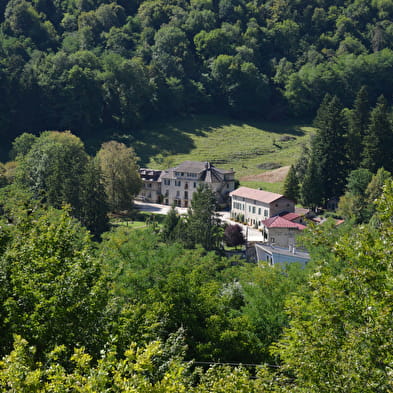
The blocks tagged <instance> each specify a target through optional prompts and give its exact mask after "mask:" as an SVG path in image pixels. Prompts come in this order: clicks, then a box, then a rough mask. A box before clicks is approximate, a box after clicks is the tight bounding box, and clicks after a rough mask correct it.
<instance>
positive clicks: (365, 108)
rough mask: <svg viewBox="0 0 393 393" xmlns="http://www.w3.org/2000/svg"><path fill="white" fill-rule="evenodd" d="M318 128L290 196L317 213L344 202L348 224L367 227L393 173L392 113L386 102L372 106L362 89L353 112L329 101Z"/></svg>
mask: <svg viewBox="0 0 393 393" xmlns="http://www.w3.org/2000/svg"><path fill="white" fill-rule="evenodd" d="M314 125H315V127H316V129H317V130H316V132H315V135H313V136H312V138H311V141H310V144H309V146H305V147H304V149H303V153H302V155H301V157H300V158H299V160H298V162H297V163H296V164H294V165H293V166H292V167H291V168H290V171H289V173H288V176H287V179H286V182H285V187H284V188H285V193H286V195H288V196H290V197H292V198H294V199H295V200H299V201H301V202H302V203H303V204H304V205H306V206H309V207H313V208H315V207H317V206H326V204H327V202H328V201H329V200H330V199H332V198H336V199H337V200H338V198H340V197H341V199H340V203H339V211H340V212H341V213H342V215H343V216H344V217H345V218H355V219H356V220H357V221H358V222H361V221H368V220H369V219H370V218H371V216H372V215H373V211H374V210H375V209H374V208H373V201H374V200H375V199H376V198H377V197H378V196H379V195H380V194H381V192H382V185H383V184H384V182H385V181H386V180H387V179H388V178H390V173H392V171H393V159H392V156H391V152H390V148H391V146H392V142H393V128H392V110H391V107H390V106H389V105H388V103H387V101H386V99H385V97H384V96H380V97H379V98H378V99H377V101H376V103H375V105H372V103H371V102H370V100H369V96H368V94H367V88H366V87H365V86H363V87H362V88H361V89H360V90H359V92H358V94H357V96H356V98H355V101H354V103H353V105H352V107H350V108H344V107H343V105H342V103H341V102H340V100H339V99H338V97H337V96H333V97H332V96H330V95H326V96H325V98H324V100H323V101H322V103H321V106H320V107H319V109H318V112H317V116H316V118H315V120H314ZM366 200H367V202H366Z"/></svg>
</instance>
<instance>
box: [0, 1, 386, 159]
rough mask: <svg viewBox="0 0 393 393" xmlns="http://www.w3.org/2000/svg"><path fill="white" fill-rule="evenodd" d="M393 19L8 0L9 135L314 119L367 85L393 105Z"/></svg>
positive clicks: (257, 6)
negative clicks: (219, 118) (174, 120)
mask: <svg viewBox="0 0 393 393" xmlns="http://www.w3.org/2000/svg"><path fill="white" fill-rule="evenodd" d="M392 14H393V7H392V5H391V2H390V1H383V0H375V1H369V0H356V1H349V0H318V1H317V0H315V1H305V0H269V1H258V0H148V1H142V0H139V1H128V0H118V1H109V0H56V1H48V0H32V1H28V0H10V1H4V2H2V4H1V6H0V18H1V19H0V23H1V32H0V90H1V92H2V94H1V98H0V100H1V103H0V136H1V138H2V139H3V140H5V141H12V140H13V139H14V138H15V136H17V135H19V134H20V133H21V132H24V131H29V132H34V133H37V132H41V131H43V130H48V129H59V130H64V129H69V130H71V131H72V132H73V133H75V134H77V135H79V136H84V137H86V136H89V137H90V136H95V135H97V134H104V135H106V134H113V133H114V132H119V131H120V132H127V133H129V132H135V130H138V128H140V127H141V126H143V125H144V124H146V122H147V121H149V120H151V119H160V118H161V119H162V118H167V117H168V116H169V117H170V116H180V115H187V114H190V113H203V112H208V111H215V112H222V113H229V114H231V115H233V116H237V117H242V118H245V117H250V116H251V117H262V118H263V117H265V118H266V117H268V118H271V119H281V118H283V117H293V116H301V117H310V116H311V117H312V116H314V115H315V112H316V109H317V108H318V106H319V104H320V103H321V101H322V98H323V96H324V94H325V93H327V92H328V93H331V94H332V95H334V94H336V95H338V96H339V98H340V100H341V101H342V103H343V104H344V105H345V106H349V105H350V104H351V103H352V102H353V100H354V97H355V95H356V93H357V91H358V90H359V89H360V87H361V86H362V85H367V86H368V92H369V96H370V101H371V102H372V103H374V102H375V100H376V97H378V96H379V95H381V94H384V95H385V97H387V99H388V100H390V98H391V97H390V92H391V87H392V73H391V69H392V65H393V51H392V49H393V48H392V45H393V44H392V42H393V40H392V36H393V23H392V16H393V15H392ZM3 153H4V151H3Z"/></svg>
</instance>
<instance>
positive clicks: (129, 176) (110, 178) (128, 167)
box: [97, 141, 142, 211]
mask: <svg viewBox="0 0 393 393" xmlns="http://www.w3.org/2000/svg"><path fill="white" fill-rule="evenodd" d="M97 159H98V163H99V165H100V169H101V173H102V176H103V182H104V187H105V192H106V195H107V198H108V203H109V206H110V209H111V211H121V210H130V209H131V207H132V199H133V197H134V196H135V195H136V194H137V193H138V192H139V190H140V188H141V186H142V180H141V178H140V176H139V173H138V167H137V164H136V156H135V153H134V150H133V149H132V148H130V147H127V146H126V145H124V144H123V143H119V142H115V141H111V142H106V143H104V144H103V145H102V147H101V149H100V150H99V152H98V153H97Z"/></svg>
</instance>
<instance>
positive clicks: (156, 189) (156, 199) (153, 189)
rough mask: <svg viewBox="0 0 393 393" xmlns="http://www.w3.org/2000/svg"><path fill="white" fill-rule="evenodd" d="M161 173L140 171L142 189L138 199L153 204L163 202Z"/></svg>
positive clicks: (147, 170)
mask: <svg viewBox="0 0 393 393" xmlns="http://www.w3.org/2000/svg"><path fill="white" fill-rule="evenodd" d="M161 172H162V171H159V170H155V169H148V168H140V169H139V175H140V176H141V179H142V188H141V190H140V192H139V195H138V196H137V199H139V200H141V201H146V202H152V203H160V202H161V200H162V196H161V179H160V176H161Z"/></svg>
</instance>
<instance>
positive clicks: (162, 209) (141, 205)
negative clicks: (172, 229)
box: [134, 201, 263, 242]
mask: <svg viewBox="0 0 393 393" xmlns="http://www.w3.org/2000/svg"><path fill="white" fill-rule="evenodd" d="M134 204H135V207H136V208H137V209H139V210H141V211H145V212H150V213H156V214H167V213H168V212H169V210H170V209H171V207H170V206H168V205H160V204H158V203H147V202H141V201H134ZM187 210H188V209H187V208H186V207H176V211H177V212H178V213H179V214H187ZM217 213H218V215H219V216H220V217H221V219H222V221H225V222H228V223H229V224H238V225H240V226H241V227H242V229H243V234H244V237H245V238H246V239H247V241H249V242H257V241H259V242H261V241H262V240H263V239H262V233H261V232H259V231H258V230H257V229H254V228H251V227H249V226H248V225H243V224H239V223H236V222H234V221H232V220H231V219H230V218H229V212H227V211H219V212H217Z"/></svg>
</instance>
